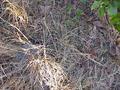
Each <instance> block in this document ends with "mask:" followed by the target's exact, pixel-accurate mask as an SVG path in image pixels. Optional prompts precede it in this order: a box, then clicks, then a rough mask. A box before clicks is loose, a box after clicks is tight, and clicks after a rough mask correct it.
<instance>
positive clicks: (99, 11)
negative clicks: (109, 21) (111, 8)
mask: <svg viewBox="0 0 120 90" xmlns="http://www.w3.org/2000/svg"><path fill="white" fill-rule="evenodd" d="M104 14H105V8H104V7H101V8H99V9H98V15H99V16H100V17H103V16H104Z"/></svg>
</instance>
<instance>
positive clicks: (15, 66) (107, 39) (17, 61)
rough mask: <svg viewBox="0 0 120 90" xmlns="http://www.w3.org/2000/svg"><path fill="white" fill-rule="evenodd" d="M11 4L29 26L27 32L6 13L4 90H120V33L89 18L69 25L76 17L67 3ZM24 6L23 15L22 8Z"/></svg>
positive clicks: (0, 27) (1, 66)
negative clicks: (119, 42) (117, 41)
mask: <svg viewBox="0 0 120 90" xmlns="http://www.w3.org/2000/svg"><path fill="white" fill-rule="evenodd" d="M14 2H16V4H14ZM9 4H10V5H12V6H13V7H15V10H12V9H11V8H10V11H11V12H12V15H13V16H15V17H16V18H18V17H19V16H20V17H22V18H23V19H25V17H26V18H28V21H26V22H28V23H27V26H26V27H25V28H24V26H23V25H21V23H20V22H19V23H17V25H16V21H14V20H13V19H14V18H11V20H8V19H7V18H10V17H9V13H3V12H2V13H1V15H3V17H0V50H1V51H0V90H119V85H120V84H119V82H120V78H119V77H120V74H119V71H120V66H119V65H118V64H117V63H116V62H118V61H119V58H120V57H119V56H120V49H119V47H118V46H116V45H115V42H114V41H115V39H116V38H117V36H116V32H115V31H112V30H107V29H105V28H100V27H97V26H94V25H92V24H91V23H87V21H86V17H84V16H82V17H81V19H80V20H79V21H77V22H74V23H73V24H72V25H71V24H70V23H67V25H66V21H67V20H69V19H70V18H71V17H70V15H68V14H67V13H66V10H65V8H66V4H65V3H64V2H63V0H61V1H57V0H41V1H39V0H20V2H17V1H16V0H11V1H10V3H9ZM14 5H15V6H14ZM16 5H17V6H16ZM20 5H23V6H22V7H24V10H23V8H21V9H20V10H22V11H23V12H22V15H21V14H19V13H18V12H19V9H18V8H17V9H16V7H20ZM24 5H25V6H24ZM79 6H80V4H77V5H76V6H75V7H76V8H77V7H79ZM82 8H83V9H84V8H85V9H86V6H84V5H83V6H82ZM2 10H3V11H4V9H2ZM88 10H89V9H88ZM5 12H6V11H5ZM23 13H24V14H23ZM26 13H27V16H26ZM24 15H25V16H24ZM25 20H26V19H25ZM17 22H18V21H17ZM116 60H117V61H116Z"/></svg>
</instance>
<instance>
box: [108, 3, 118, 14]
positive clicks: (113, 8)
mask: <svg viewBox="0 0 120 90" xmlns="http://www.w3.org/2000/svg"><path fill="white" fill-rule="evenodd" d="M107 12H108V15H109V16H113V15H116V14H117V7H116V6H113V5H110V6H109V7H108V9H107Z"/></svg>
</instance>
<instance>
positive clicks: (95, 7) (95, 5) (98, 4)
mask: <svg viewBox="0 0 120 90" xmlns="http://www.w3.org/2000/svg"><path fill="white" fill-rule="evenodd" d="M100 4H101V1H94V2H93V4H92V6H91V10H94V9H97V8H99V6H100Z"/></svg>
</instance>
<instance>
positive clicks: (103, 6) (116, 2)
mask: <svg viewBox="0 0 120 90" xmlns="http://www.w3.org/2000/svg"><path fill="white" fill-rule="evenodd" d="M91 10H97V11H98V15H99V16H100V17H103V16H104V15H105V14H107V15H108V16H109V21H110V24H111V25H113V26H114V27H115V29H117V30H118V31H119V32H120V11H119V10H120V0H95V1H94V2H93V4H92V6H91Z"/></svg>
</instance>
